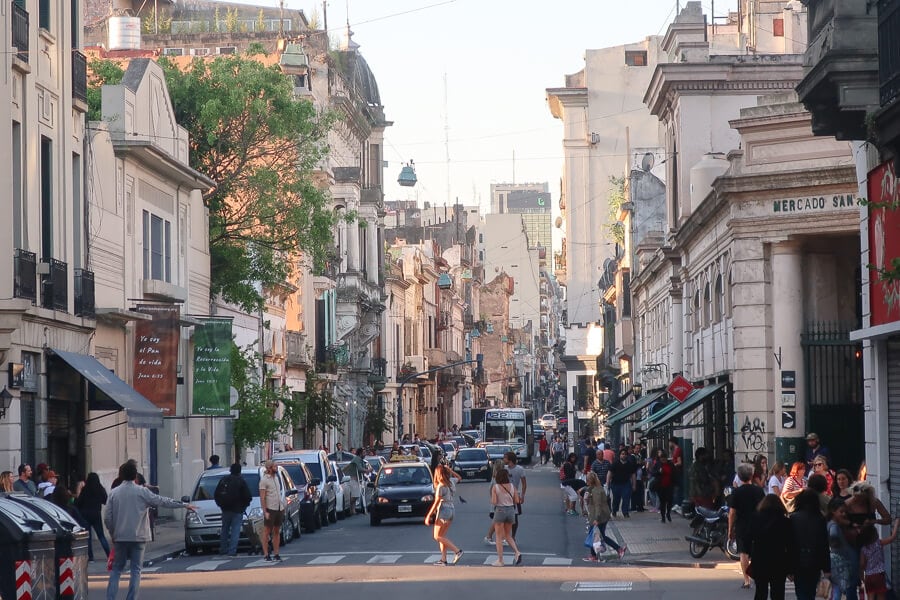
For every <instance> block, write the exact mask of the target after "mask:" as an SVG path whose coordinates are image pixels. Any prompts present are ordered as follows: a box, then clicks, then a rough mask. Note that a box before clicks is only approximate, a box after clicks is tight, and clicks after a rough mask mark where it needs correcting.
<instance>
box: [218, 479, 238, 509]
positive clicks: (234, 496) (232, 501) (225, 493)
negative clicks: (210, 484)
mask: <svg viewBox="0 0 900 600" xmlns="http://www.w3.org/2000/svg"><path fill="white" fill-rule="evenodd" d="M214 499H215V501H216V505H217V506H218V507H219V508H221V509H222V510H234V509H235V508H238V507H240V505H241V490H240V484H239V482H238V481H237V480H236V478H235V477H234V476H233V475H227V476H225V477H223V478H222V480H221V481H220V482H219V485H217V486H216V492H215V495H214Z"/></svg>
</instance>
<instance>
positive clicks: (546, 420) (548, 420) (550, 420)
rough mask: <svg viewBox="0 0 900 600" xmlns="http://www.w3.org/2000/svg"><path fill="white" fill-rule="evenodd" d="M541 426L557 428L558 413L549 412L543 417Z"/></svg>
mask: <svg viewBox="0 0 900 600" xmlns="http://www.w3.org/2000/svg"><path fill="white" fill-rule="evenodd" d="M541 427H543V428H544V429H556V415H554V414H553V413H547V414H545V415H544V416H542V417H541Z"/></svg>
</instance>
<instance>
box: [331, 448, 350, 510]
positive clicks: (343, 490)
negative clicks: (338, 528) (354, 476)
mask: <svg viewBox="0 0 900 600" xmlns="http://www.w3.org/2000/svg"><path fill="white" fill-rule="evenodd" d="M331 466H332V467H333V468H334V472H335V473H337V480H338V482H339V483H340V485H339V486H337V487H336V488H335V491H336V492H337V518H338V519H344V518H346V517H349V516H350V515H352V514H353V505H352V502H353V494H352V493H351V486H350V476H349V475H344V470H343V469H342V468H341V466H340V465H339V464H337V463H336V462H332V463H331Z"/></svg>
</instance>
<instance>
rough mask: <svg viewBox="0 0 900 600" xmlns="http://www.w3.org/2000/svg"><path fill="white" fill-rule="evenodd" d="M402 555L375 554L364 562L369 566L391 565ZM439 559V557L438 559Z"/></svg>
mask: <svg viewBox="0 0 900 600" xmlns="http://www.w3.org/2000/svg"><path fill="white" fill-rule="evenodd" d="M402 556H403V555H402V554H376V555H375V556H373V557H372V558H370V559H369V560H367V561H366V564H370V565H392V564H394V563H395V562H397V561H398V560H400V558H401V557H402ZM439 558H440V557H439Z"/></svg>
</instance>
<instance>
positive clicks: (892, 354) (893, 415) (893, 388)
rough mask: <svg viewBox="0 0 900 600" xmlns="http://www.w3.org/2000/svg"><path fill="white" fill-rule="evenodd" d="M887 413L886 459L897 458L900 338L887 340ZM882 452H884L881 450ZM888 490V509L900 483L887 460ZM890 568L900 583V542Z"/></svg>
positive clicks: (897, 465)
mask: <svg viewBox="0 0 900 600" xmlns="http://www.w3.org/2000/svg"><path fill="white" fill-rule="evenodd" d="M887 395H888V398H887V413H888V448H887V452H888V457H896V456H898V452H900V338H897V337H893V338H890V339H888V340H887ZM881 451H882V452H883V451H884V450H881ZM888 464H889V467H888V469H889V471H888V489H889V490H890V495H891V497H890V499H889V503H888V502H885V504H886V505H887V506H888V507H889V509H891V508H893V507H894V506H897V501H898V499H900V490H898V489H897V484H896V483H894V482H897V481H900V461H898V460H889V461H888ZM891 556H892V561H891V562H892V567H891V581H900V558H898V557H900V540H897V541H895V542H894V543H893V544H892V546H891Z"/></svg>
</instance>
